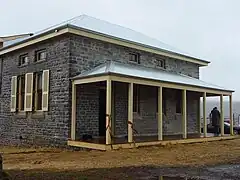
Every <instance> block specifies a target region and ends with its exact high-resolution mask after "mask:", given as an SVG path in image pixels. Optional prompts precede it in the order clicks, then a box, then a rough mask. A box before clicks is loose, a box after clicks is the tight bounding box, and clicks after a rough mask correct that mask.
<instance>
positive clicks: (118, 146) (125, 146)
mask: <svg viewBox="0 0 240 180" xmlns="http://www.w3.org/2000/svg"><path fill="white" fill-rule="evenodd" d="M237 138H240V136H223V137H222V136H220V137H207V138H194V139H181V140H168V141H152V142H139V143H135V144H133V143H125V144H113V145H112V149H114V150H116V149H129V148H136V147H144V146H157V145H161V146H166V145H169V144H171V145H175V144H192V143H202V142H212V141H221V140H232V139H237Z"/></svg>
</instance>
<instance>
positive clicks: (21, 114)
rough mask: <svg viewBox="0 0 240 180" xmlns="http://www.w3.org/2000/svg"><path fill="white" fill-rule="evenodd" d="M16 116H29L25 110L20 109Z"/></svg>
mask: <svg viewBox="0 0 240 180" xmlns="http://www.w3.org/2000/svg"><path fill="white" fill-rule="evenodd" d="M16 116H17V117H18V118H26V117H27V113H26V112H25V111H19V112H17V113H16Z"/></svg>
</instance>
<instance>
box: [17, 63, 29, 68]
mask: <svg viewBox="0 0 240 180" xmlns="http://www.w3.org/2000/svg"><path fill="white" fill-rule="evenodd" d="M27 65H28V63H27V64H22V65H18V67H19V68H22V67H26V66H27Z"/></svg>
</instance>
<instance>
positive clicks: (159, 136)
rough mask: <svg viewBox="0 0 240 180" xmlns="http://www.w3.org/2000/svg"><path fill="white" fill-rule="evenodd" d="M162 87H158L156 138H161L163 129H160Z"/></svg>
mask: <svg viewBox="0 0 240 180" xmlns="http://www.w3.org/2000/svg"><path fill="white" fill-rule="evenodd" d="M162 99H163V98H162V87H158V140H159V141H161V140H163V129H162V121H163V119H162V117H163V116H162Z"/></svg>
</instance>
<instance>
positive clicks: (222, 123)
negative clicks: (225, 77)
mask: <svg viewBox="0 0 240 180" xmlns="http://www.w3.org/2000/svg"><path fill="white" fill-rule="evenodd" d="M220 109H221V135H222V136H224V112H223V95H222V94H221V96H220Z"/></svg>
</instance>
